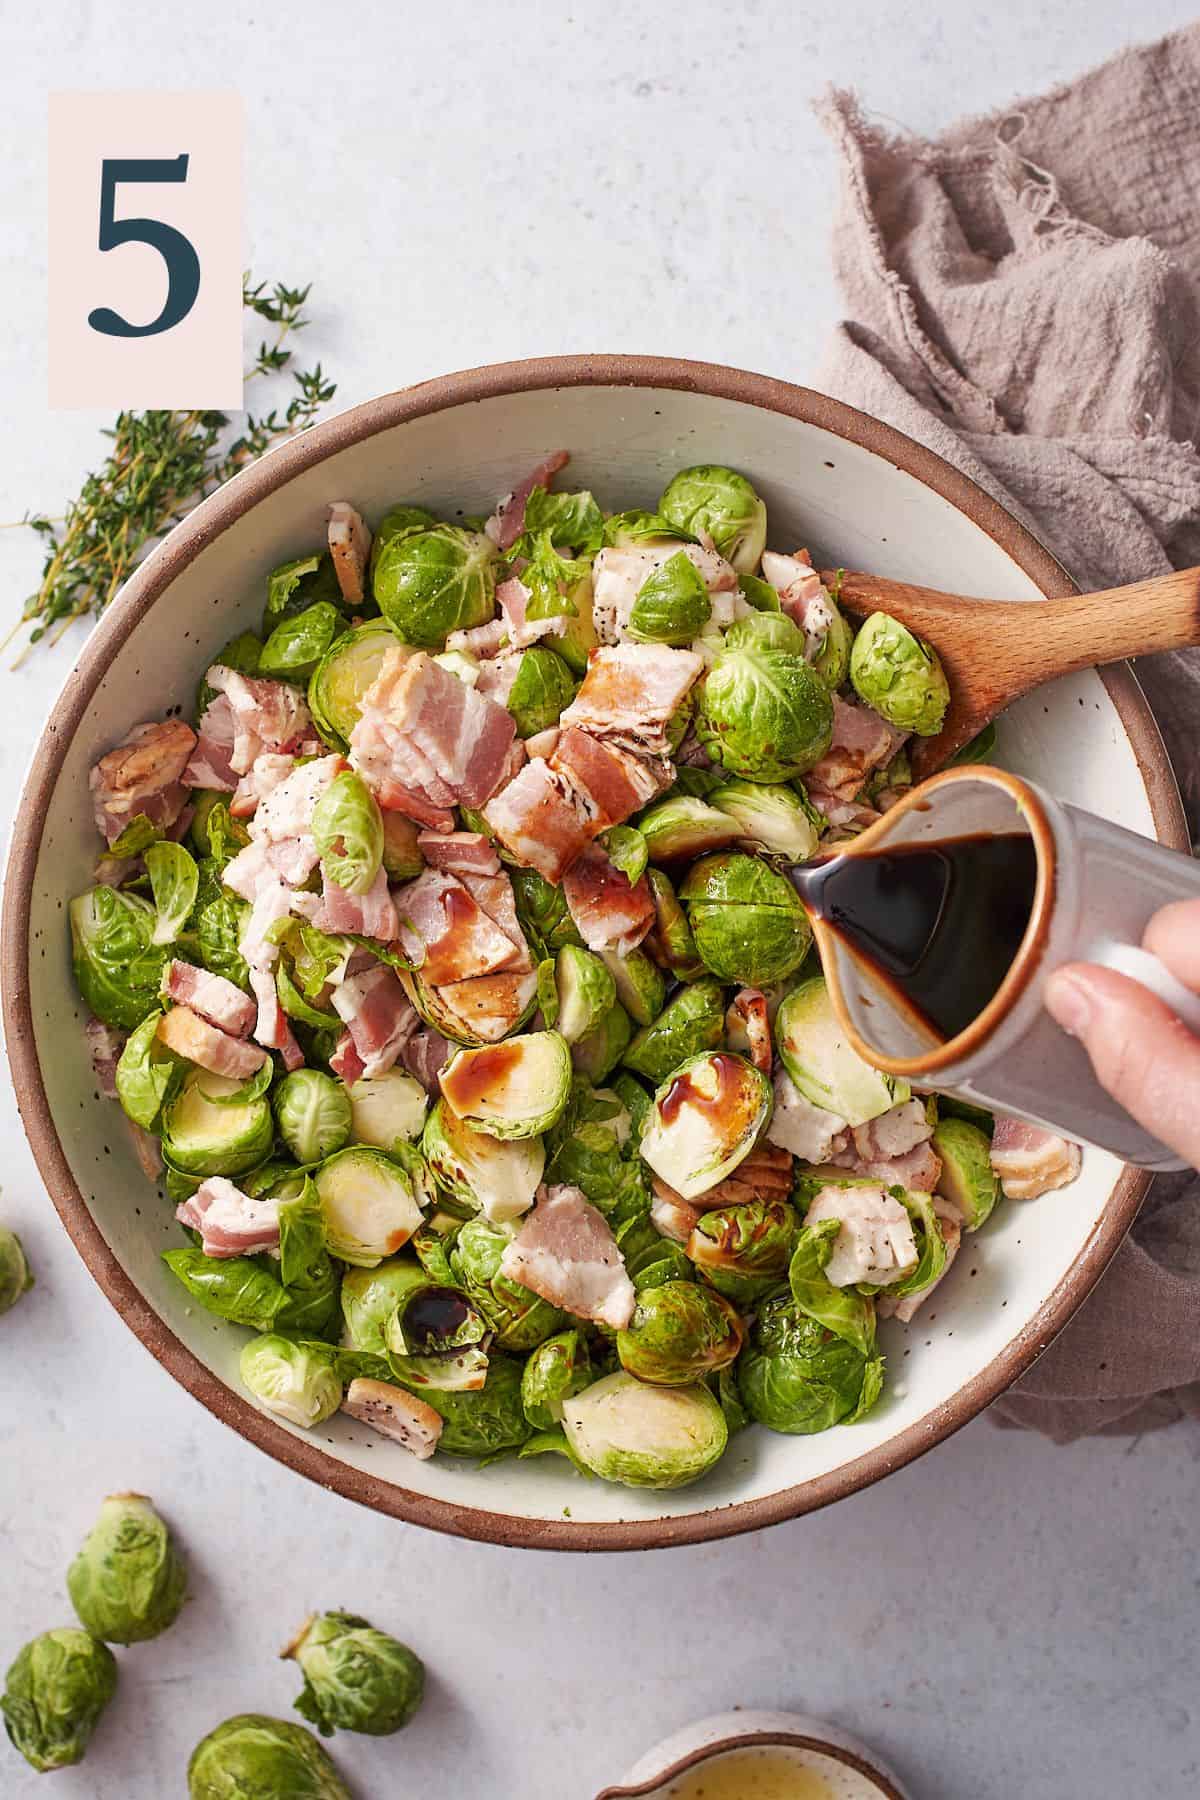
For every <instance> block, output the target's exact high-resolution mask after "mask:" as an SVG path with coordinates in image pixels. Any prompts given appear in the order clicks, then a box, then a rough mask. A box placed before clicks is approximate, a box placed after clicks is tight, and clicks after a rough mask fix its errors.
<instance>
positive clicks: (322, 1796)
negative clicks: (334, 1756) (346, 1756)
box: [188, 1713, 353, 1800]
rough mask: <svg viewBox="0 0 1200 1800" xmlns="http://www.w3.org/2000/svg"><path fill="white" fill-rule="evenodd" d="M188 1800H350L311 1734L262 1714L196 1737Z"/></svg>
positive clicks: (246, 1715) (242, 1716)
mask: <svg viewBox="0 0 1200 1800" xmlns="http://www.w3.org/2000/svg"><path fill="white" fill-rule="evenodd" d="M188 1800H353V1797H352V1795H351V1793H350V1789H349V1788H348V1787H347V1786H346V1784H345V1782H344V1781H343V1780H342V1778H341V1776H340V1775H339V1774H338V1772H337V1770H336V1769H335V1768H334V1766H333V1763H332V1762H331V1761H330V1759H329V1757H328V1755H327V1754H326V1752H325V1751H324V1750H323V1749H322V1747H321V1745H320V1744H319V1743H318V1742H317V1740H316V1738H315V1737H314V1736H313V1734H312V1732H311V1731H306V1730H305V1729H304V1727H303V1725H293V1724H291V1723H290V1722H289V1721H288V1720H287V1719H272V1718H270V1717H268V1715H267V1714H266V1713H239V1714H238V1715H237V1716H236V1717H235V1718H232V1719H226V1721H225V1723H224V1724H223V1725H218V1726H217V1728H216V1730H215V1731H210V1732H209V1734H208V1736H207V1737H206V1738H201V1740H200V1742H199V1743H198V1744H197V1745H196V1748H195V1749H194V1750H193V1751H192V1754H191V1758H190V1760H189V1762H188Z"/></svg>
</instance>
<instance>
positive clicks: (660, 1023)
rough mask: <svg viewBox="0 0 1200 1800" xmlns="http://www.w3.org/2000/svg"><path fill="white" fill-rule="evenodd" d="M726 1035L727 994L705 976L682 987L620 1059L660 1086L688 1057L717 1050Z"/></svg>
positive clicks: (715, 982) (718, 984)
mask: <svg viewBox="0 0 1200 1800" xmlns="http://www.w3.org/2000/svg"><path fill="white" fill-rule="evenodd" d="M724 1035H725V997H724V994H723V993H722V990H721V984H720V982H719V981H714V980H713V979H712V977H711V976H706V977H705V978H704V980H702V981H694V982H692V983H690V985H689V986H687V987H682V988H680V989H679V992H678V993H677V994H675V995H673V997H672V998H671V999H670V1000H669V1001H668V1002H667V1005H666V1007H665V1009H664V1010H663V1011H662V1012H661V1013H659V1015H658V1017H657V1019H654V1020H652V1021H651V1023H650V1024H649V1025H643V1027H642V1029H641V1030H640V1031H639V1032H638V1034H637V1036H636V1037H635V1038H634V1040H633V1042H632V1043H631V1044H630V1046H629V1048H628V1049H627V1050H626V1052H625V1054H624V1055H623V1056H622V1058H621V1061H622V1062H623V1063H624V1064H625V1066H626V1068H628V1069H634V1070H636V1071H637V1073H638V1074H639V1075H645V1076H646V1078H647V1080H649V1081H652V1082H654V1084H655V1086H657V1085H658V1084H659V1082H662V1081H665V1080H666V1078H667V1076H668V1075H670V1074H671V1072H672V1070H674V1069H677V1068H678V1067H679V1065H680V1064H681V1063H684V1062H687V1060H688V1058H689V1057H692V1056H698V1055H699V1054H700V1052H701V1051H703V1050H715V1049H716V1048H717V1045H718V1044H719V1043H720V1042H721V1040H722V1038H723V1037H724Z"/></svg>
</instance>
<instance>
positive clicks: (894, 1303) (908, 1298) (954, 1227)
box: [875, 1199, 962, 1325]
mask: <svg viewBox="0 0 1200 1800" xmlns="http://www.w3.org/2000/svg"><path fill="white" fill-rule="evenodd" d="M943 1204H944V1202H942V1201H941V1200H940V1199H935V1201H934V1210H935V1211H936V1212H937V1223H938V1230H939V1231H940V1232H941V1234H942V1242H943V1243H944V1244H945V1246H946V1261H945V1263H944V1264H943V1266H942V1272H941V1274H940V1275H939V1276H938V1277H937V1279H936V1280H935V1281H931V1282H930V1283H929V1286H928V1287H924V1288H922V1289H921V1291H920V1293H919V1294H878V1295H876V1298H875V1311H876V1312H877V1313H878V1314H879V1317H880V1318H881V1319H899V1320H900V1322H901V1324H902V1325H907V1324H909V1322H910V1321H911V1320H912V1318H913V1317H914V1315H915V1314H916V1312H917V1311H918V1309H919V1308H920V1307H922V1306H924V1304H925V1302H926V1300H928V1298H929V1296H930V1294H932V1292H933V1290H934V1288H936V1287H937V1286H938V1285H939V1283H940V1282H943V1281H945V1279H946V1276H947V1275H948V1274H949V1273H950V1265H951V1263H952V1262H953V1261H954V1259H955V1257H956V1256H957V1255H958V1252H959V1250H960V1249H961V1247H962V1222H961V1220H959V1219H957V1218H951V1217H950V1216H949V1215H948V1214H947V1213H945V1212H942V1211H940V1210H939V1209H940V1207H941V1206H942V1205H943Z"/></svg>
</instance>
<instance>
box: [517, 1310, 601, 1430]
mask: <svg viewBox="0 0 1200 1800" xmlns="http://www.w3.org/2000/svg"><path fill="white" fill-rule="evenodd" d="M594 1379H595V1376H594V1374H593V1372H592V1365H591V1359H590V1357H589V1356H588V1347H587V1339H586V1338H585V1337H584V1336H583V1333H582V1332H580V1331H576V1330H571V1331H559V1332H556V1333H555V1335H554V1336H553V1337H550V1338H547V1339H546V1341H545V1343H544V1344H539V1345H538V1347H537V1349H536V1350H534V1351H533V1352H532V1353H531V1354H530V1356H529V1358H528V1360H527V1361H526V1364H525V1369H524V1372H523V1374H522V1376H521V1405H522V1407H523V1408H524V1411H525V1417H526V1418H527V1419H528V1420H529V1423H530V1424H531V1425H532V1426H533V1429H534V1430H535V1431H553V1430H554V1429H555V1428H556V1427H557V1426H558V1425H561V1423H562V1414H563V1404H564V1402H565V1401H567V1400H570V1399H571V1398H572V1396H573V1395H575V1394H579V1393H582V1392H583V1390H584V1388H585V1387H587V1386H588V1385H589V1383H590V1382H592V1381H593V1380H594Z"/></svg>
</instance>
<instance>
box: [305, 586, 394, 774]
mask: <svg viewBox="0 0 1200 1800" xmlns="http://www.w3.org/2000/svg"><path fill="white" fill-rule="evenodd" d="M396 642H397V638H396V633H395V632H394V631H393V630H392V628H391V626H390V625H389V624H388V623H387V621H386V620H385V619H368V621H367V623H366V624H365V625H356V626H355V627H354V629H353V630H352V631H345V632H343V633H342V635H341V636H340V637H337V638H335V639H334V641H333V643H332V644H331V645H330V646H329V648H328V650H327V651H326V652H325V654H324V656H323V657H322V658H321V660H320V662H319V663H318V664H317V666H316V668H315V669H314V670H313V672H312V676H311V678H310V680H309V684H308V705H309V710H310V712H311V713H312V716H313V723H314V724H315V725H316V727H317V730H318V731H319V732H320V734H321V736H322V737H323V738H324V740H325V742H326V743H327V744H328V745H329V747H330V749H332V750H341V751H342V752H343V753H344V752H345V751H347V750H348V749H349V748H350V733H351V732H352V731H353V730H354V727H355V726H356V725H357V724H358V718H359V714H360V713H361V711H362V703H363V695H364V694H365V693H366V691H367V689H368V688H369V687H371V686H372V684H373V683H374V681H375V678H376V676H377V675H378V674H379V670H380V666H381V664H382V662H383V659H384V657H385V656H386V655H387V653H388V651H389V650H390V649H391V648H392V647H393V645H394V644H395V643H396Z"/></svg>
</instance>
